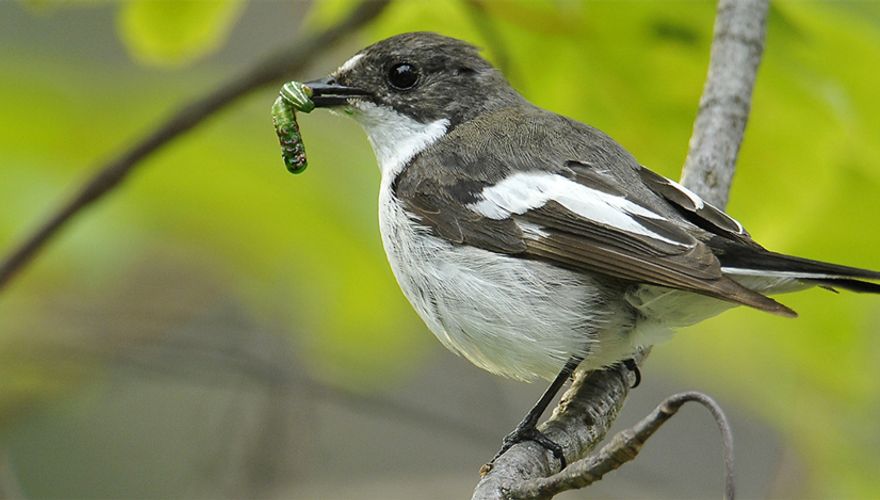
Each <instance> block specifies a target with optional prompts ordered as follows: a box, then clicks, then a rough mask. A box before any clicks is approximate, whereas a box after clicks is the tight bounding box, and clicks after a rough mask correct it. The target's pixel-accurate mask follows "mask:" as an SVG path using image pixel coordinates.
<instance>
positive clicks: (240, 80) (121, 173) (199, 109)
mask: <svg viewBox="0 0 880 500" xmlns="http://www.w3.org/2000/svg"><path fill="white" fill-rule="evenodd" d="M389 1H390V0H365V1H363V2H362V3H360V4H359V5H358V6H357V7H356V8H355V9H354V10H352V12H351V13H350V14H349V15H348V16H347V17H345V18H344V19H342V20H341V21H340V22H339V23H337V24H334V25H333V26H330V27H329V28H327V29H325V30H323V31H320V32H318V33H315V34H313V35H311V36H309V37H307V38H305V39H303V40H300V41H298V42H297V43H295V44H294V45H292V46H291V47H289V48H286V49H284V50H281V51H279V52H277V53H275V54H272V55H270V56H269V57H267V58H265V59H264V60H263V61H261V62H259V63H258V64H257V65H255V66H254V67H253V68H252V69H250V70H249V71H247V72H245V73H244V74H242V75H241V76H239V77H237V78H234V79H233V80H231V81H230V82H228V83H227V84H225V85H223V86H221V87H220V88H218V89H216V90H214V91H213V92H211V93H209V94H207V95H205V96H204V97H201V98H199V99H196V100H195V101H193V102H191V103H190V104H188V105H186V106H184V107H183V108H181V109H180V110H179V111H177V112H176V113H175V114H174V115H172V116H171V118H169V119H168V120H167V121H166V122H165V123H163V124H162V125H160V126H159V127H157V128H156V129H155V130H154V131H153V132H151V133H150V134H148V135H147V136H146V137H144V138H142V139H141V140H139V141H137V142H136V143H135V144H134V145H133V146H131V147H130V148H128V149H127V150H125V151H123V152H122V154H120V155H119V156H118V157H116V158H114V159H113V160H111V161H109V162H107V163H106V164H104V165H102V166H100V167H98V168H97V169H96V170H95V173H94V174H93V175H92V177H91V178H90V179H89V180H88V181H86V182H85V184H83V185H82V187H80V189H79V190H78V191H77V192H76V193H75V194H74V195H73V197H71V198H70V199H69V200H68V201H67V202H66V203H64V204H63V205H61V207H60V208H59V209H58V210H57V211H56V212H55V213H53V214H52V215H51V216H50V217H49V218H48V219H46V221H44V222H43V224H42V225H40V226H39V227H38V228H37V229H36V230H35V231H34V232H33V233H32V234H31V235H30V236H28V237H27V238H26V239H25V240H24V241H23V242H22V243H21V244H20V245H19V246H18V247H16V248H14V249H13V250H12V251H11V252H10V253H9V254H8V255H7V256H6V258H4V259H3V262H2V263H0V290H2V289H3V287H4V286H6V285H7V284H8V283H9V282H10V280H12V278H13V277H14V276H15V274H16V273H18V272H19V271H20V270H21V269H22V268H24V267H25V265H27V264H28V262H30V261H31V260H32V259H33V258H34V257H35V256H36V254H37V252H39V251H40V250H41V249H42V248H43V247H44V246H45V245H46V243H48V242H49V240H50V239H51V238H52V237H53V236H55V235H57V234H58V233H59V232H60V230H61V229H62V228H63V227H64V226H66V225H67V224H68V223H69V222H70V221H71V220H72V219H73V217H74V216H75V215H77V214H79V213H81V212H82V211H83V209H85V208H86V207H88V206H90V205H92V204H93V203H95V202H96V201H98V200H99V199H101V198H102V197H103V196H104V195H106V194H108V193H109V192H110V191H112V190H113V189H114V188H116V187H117V186H119V185H120V183H121V182H122V181H123V180H124V179H125V178H126V177H127V176H128V174H130V173H131V172H132V171H133V170H134V169H135V167H137V166H138V165H140V164H141V163H140V162H141V160H143V159H144V158H146V157H148V156H149V155H151V154H152V153H154V152H156V151H157V150H159V149H160V148H161V147H162V146H164V145H166V144H168V143H169V142H171V141H172V140H174V139H175V138H177V137H178V136H180V135H182V134H184V133H186V132H187V131H189V130H190V129H192V128H193V127H195V126H196V125H198V124H199V123H201V122H202V121H204V120H205V119H207V118H208V117H210V116H211V115H213V114H214V113H216V112H218V111H220V110H221V109H223V108H225V107H227V106H229V105H230V104H232V103H233V102H235V101H236V100H237V99H239V98H240V97H243V96H244V95H247V94H249V93H250V92H253V91H254V90H257V89H259V88H261V87H263V86H266V85H269V84H273V83H275V84H277V83H280V82H282V81H284V80H286V79H289V78H290V77H291V75H294V74H296V73H297V72H299V71H301V70H302V69H303V68H304V67H305V66H306V65H308V64H309V63H310V62H311V61H312V60H314V59H315V58H317V56H319V55H320V54H321V53H322V52H323V51H324V50H326V49H328V48H329V47H331V46H332V45H333V44H335V43H336V42H338V41H339V40H341V39H342V38H344V37H345V36H346V35H349V34H351V33H352V32H354V31H356V30H357V29H358V28H360V27H361V26H363V25H365V24H367V23H368V22H370V21H371V20H373V19H375V18H376V17H377V16H378V15H379V14H380V13H381V12H382V11H383V10H384V9H385V7H386V6H387V5H388V3H389Z"/></svg>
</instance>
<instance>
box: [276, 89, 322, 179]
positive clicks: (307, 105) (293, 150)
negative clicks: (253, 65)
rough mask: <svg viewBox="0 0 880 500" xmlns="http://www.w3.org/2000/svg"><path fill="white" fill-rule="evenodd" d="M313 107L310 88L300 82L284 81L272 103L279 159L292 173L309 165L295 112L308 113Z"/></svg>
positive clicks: (298, 171)
mask: <svg viewBox="0 0 880 500" xmlns="http://www.w3.org/2000/svg"><path fill="white" fill-rule="evenodd" d="M313 109H315V103H314V102H312V89H310V88H309V87H308V86H307V85H305V84H303V83H300V82H287V83H285V84H284V86H282V87H281V93H280V95H279V96H278V98H277V99H275V103H274V104H272V123H273V124H274V125H275V133H276V134H277V135H278V141H279V142H280V144H281V159H282V160H284V166H285V167H287V170H288V171H289V172H290V173H292V174H298V173H301V172H302V171H303V170H305V169H306V167H308V165H309V164H308V160H307V159H306V148H305V145H304V144H303V140H302V134H300V131H299V124H297V123H296V112H297V111H302V112H303V113H308V112H310V111H311V110H313Z"/></svg>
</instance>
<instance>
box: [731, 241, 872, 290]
mask: <svg viewBox="0 0 880 500" xmlns="http://www.w3.org/2000/svg"><path fill="white" fill-rule="evenodd" d="M719 260H720V261H721V265H722V268H721V270H722V271H723V272H725V273H726V274H728V275H732V276H736V275H749V276H766V277H778V278H793V279H797V280H800V281H806V282H810V283H815V284H817V285H820V286H823V287H826V288H831V289H835V288H842V289H844V290H851V291H854V292H863V293H880V284H878V283H871V281H876V280H880V272H878V271H871V270H869V269H861V268H858V267H850V266H841V265H839V264H831V263H828V262H821V261H818V260H812V259H804V258H802V257H794V256H791V255H784V254H781V253H776V252H770V251H768V250H763V249H762V250H760V251H755V250H752V251H743V252H734V253H725V254H723V255H719ZM865 280H870V281H865Z"/></svg>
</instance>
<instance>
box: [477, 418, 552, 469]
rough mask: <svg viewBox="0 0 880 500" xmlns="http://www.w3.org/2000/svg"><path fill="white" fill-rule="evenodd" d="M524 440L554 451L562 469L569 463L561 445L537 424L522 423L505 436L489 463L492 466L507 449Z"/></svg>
mask: <svg viewBox="0 0 880 500" xmlns="http://www.w3.org/2000/svg"><path fill="white" fill-rule="evenodd" d="M523 441H534V442H536V443H538V444H539V445H541V446H542V447H544V448H545V449H547V450H549V451H550V453H553V457H554V458H556V460H559V468H560V470H561V469H564V468H565V467H566V466H567V465H568V462H567V461H566V460H565V454H564V453H563V451H562V447H561V446H559V445H558V444H556V442H554V441H553V440H552V439H550V438H549V437H547V435H546V434H544V433H543V432H541V431H539V430H538V429H537V428H536V427H535V426H522V425H518V426H517V427H516V429H514V430H513V431H512V432H511V433H510V434H508V435H506V436H504V440H503V441H502V442H501V449H500V450H498V453H496V454H495V456H494V457H492V461H491V462H489V465H490V466H491V465H492V464H494V463H495V460H497V459H498V457H500V456H501V455H504V454H505V453H506V452H507V450H509V449H510V448H512V447H513V445H516V444H519V443H522V442H523Z"/></svg>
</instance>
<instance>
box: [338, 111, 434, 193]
mask: <svg viewBox="0 0 880 500" xmlns="http://www.w3.org/2000/svg"><path fill="white" fill-rule="evenodd" d="M352 108H353V109H352V117H353V118H354V119H355V120H357V122H358V123H360V124H361V126H362V127H363V128H364V131H365V132H366V133H367V137H368V138H369V139H370V144H371V145H372V146H373V152H374V153H375V154H376V160H377V161H378V162H379V169H380V170H381V171H382V179H383V180H387V181H388V182H390V180H391V179H394V177H396V176H397V174H398V173H400V171H401V170H402V169H403V167H405V166H406V164H407V163H408V162H409V161H410V160H411V159H412V158H413V157H414V156H416V155H417V154H419V153H421V152H422V151H424V150H425V149H426V148H427V147H428V146H430V145H431V144H433V143H435V142H437V140H438V139H440V138H441V137H443V136H444V135H445V134H446V130H447V129H448V128H449V120H447V119H442V120H436V121H433V122H430V123H421V122H419V121H416V120H413V119H412V118H410V117H408V116H406V115H403V114H400V113H398V112H396V111H394V110H393V109H391V108H389V107H387V106H377V105H375V104H373V103H370V102H366V101H359V102H356V103H354V104H353V105H352Z"/></svg>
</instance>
